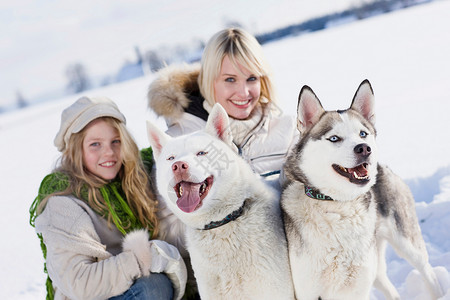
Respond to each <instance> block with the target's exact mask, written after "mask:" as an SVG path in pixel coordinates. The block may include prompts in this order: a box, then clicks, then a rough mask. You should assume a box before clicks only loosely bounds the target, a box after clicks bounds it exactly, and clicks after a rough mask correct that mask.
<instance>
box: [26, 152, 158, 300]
mask: <svg viewBox="0 0 450 300" xmlns="http://www.w3.org/2000/svg"><path fill="white" fill-rule="evenodd" d="M152 154H153V153H152V149H151V148H146V149H143V150H141V157H142V159H143V161H144V166H145V169H146V171H147V174H150V172H151V169H152V167H153V155H152ZM68 187H69V177H68V176H67V175H65V174H63V173H60V172H55V173H51V174H49V175H47V176H46V177H45V178H44V179H43V180H42V182H41V185H40V187H39V192H38V195H37V197H36V198H35V199H34V201H33V203H32V204H31V207H30V210H29V211H30V225H31V226H33V227H35V221H36V218H37V216H38V215H37V208H38V206H39V204H40V203H41V201H42V200H44V199H45V197H47V196H48V195H51V194H54V193H56V192H62V191H64V190H66V189H67V188H68ZM99 191H100V193H101V195H102V197H103V199H104V201H105V204H106V206H107V210H105V211H102V212H97V213H98V214H99V215H101V216H103V217H105V216H107V215H108V214H110V215H111V218H112V220H113V222H114V225H116V227H117V229H118V230H119V231H120V232H121V233H122V234H123V235H125V234H127V233H128V232H130V231H133V230H135V229H141V228H143V226H142V224H141V223H140V222H139V220H138V219H137V218H136V217H135V216H134V214H133V212H132V210H131V209H130V207H129V206H128V204H127V201H126V197H125V193H124V192H123V190H122V184H121V182H120V181H117V180H115V181H113V182H110V183H108V184H106V185H104V186H102V187H100V188H99ZM74 196H76V195H74ZM81 199H82V200H84V201H86V202H87V201H88V192H87V188H86V187H84V188H82V190H81ZM37 235H38V237H39V240H40V244H41V249H42V253H43V256H44V259H46V258H47V247H46V246H45V244H44V240H43V237H42V234H39V233H38V234H37ZM151 235H152V232H150V236H151ZM44 272H45V273H46V274H47V281H46V284H45V285H46V289H47V297H46V299H47V300H53V299H54V289H53V285H52V281H51V279H50V277H49V276H48V272H47V266H46V264H45V263H44Z"/></svg>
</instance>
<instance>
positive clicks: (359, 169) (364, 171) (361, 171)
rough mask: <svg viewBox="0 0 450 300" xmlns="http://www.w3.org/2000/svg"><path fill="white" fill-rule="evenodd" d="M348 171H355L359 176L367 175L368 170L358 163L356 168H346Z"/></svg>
mask: <svg viewBox="0 0 450 300" xmlns="http://www.w3.org/2000/svg"><path fill="white" fill-rule="evenodd" d="M348 171H349V173H351V174H353V172H356V174H358V176H359V177H364V176H367V174H368V173H369V171H367V169H366V168H365V167H364V165H359V166H357V167H356V168H352V169H348Z"/></svg>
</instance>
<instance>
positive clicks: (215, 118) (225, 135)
mask: <svg viewBox="0 0 450 300" xmlns="http://www.w3.org/2000/svg"><path fill="white" fill-rule="evenodd" d="M205 131H206V132H207V133H209V134H210V135H212V136H215V137H217V138H219V139H220V140H222V141H223V142H225V143H226V144H227V145H232V144H233V136H232V134H231V129H230V120H229V118H228V114H227V112H226V111H225V109H224V108H223V107H222V105H220V104H219V103H216V104H214V106H213V108H212V110H211V112H210V113H209V117H208V121H207V122H206V127H205Z"/></svg>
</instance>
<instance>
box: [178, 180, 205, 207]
mask: <svg viewBox="0 0 450 300" xmlns="http://www.w3.org/2000/svg"><path fill="white" fill-rule="evenodd" d="M180 184H181V188H182V189H183V193H182V194H183V195H182V196H181V197H180V198H178V200H177V205H178V207H179V208H180V209H181V210H182V211H184V212H186V213H191V212H193V211H194V210H195V209H196V208H197V206H198V204H199V203H200V186H201V185H202V184H201V183H192V182H184V181H183V182H181V183H180Z"/></svg>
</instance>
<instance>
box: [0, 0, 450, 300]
mask: <svg viewBox="0 0 450 300" xmlns="http://www.w3.org/2000/svg"><path fill="white" fill-rule="evenodd" d="M449 29H450V1H448V0H445V1H434V2H431V3H429V4H425V5H421V6H416V7H412V8H409V9H405V10H401V11H396V12H394V13H390V14H385V15H380V16H377V17H373V18H370V19H366V20H363V21H358V22H353V23H349V24H345V25H341V26H338V27H331V28H329V29H327V30H323V31H319V32H315V33H310V34H305V35H301V36H297V37H291V38H288V39H284V40H280V41H278V42H273V43H269V44H266V45H265V46H264V51H265V53H266V56H267V58H268V60H269V62H270V64H271V65H272V68H273V71H274V74H275V79H276V87H277V90H278V94H279V105H280V107H281V108H282V109H283V110H284V112H285V113H289V114H295V111H296V104H297V96H298V92H299V90H300V88H301V87H302V85H304V84H307V85H309V86H311V87H312V89H313V90H314V91H315V92H316V94H317V95H318V97H319V99H320V100H321V101H322V104H323V105H324V107H325V108H326V109H342V108H347V107H348V106H349V105H350V101H351V99H352V97H353V94H354V93H355V91H356V88H357V87H358V85H359V83H360V82H361V81H362V80H363V79H365V78H368V79H369V80H370V81H371V83H372V86H373V88H374V91H375V96H376V111H377V128H378V145H379V150H380V160H381V162H382V163H385V164H387V165H389V166H390V167H391V169H393V170H394V171H395V172H396V173H398V174H399V175H400V176H401V177H403V178H404V179H405V180H407V182H408V183H409V184H410V186H411V187H412V189H413V192H414V194H415V196H416V201H417V204H416V208H417V214H418V217H419V220H420V222H421V223H420V225H421V228H422V233H423V236H424V239H425V241H426V243H427V249H428V251H429V254H430V262H431V264H432V265H433V266H434V267H436V272H437V273H438V276H439V279H440V281H441V284H442V285H443V287H444V288H445V290H446V291H447V292H446V293H447V294H446V296H445V297H444V299H450V275H449V270H450V230H449V228H450V155H448V154H447V151H448V149H449V148H450V135H449V134H448V131H447V130H448V129H449V128H450V118H449V114H450V88H449V87H450V59H449V53H450V40H449V39H448V33H449ZM152 79H153V76H152V75H150V76H148V77H145V78H139V79H137V80H133V81H129V82H126V83H122V84H118V85H114V86H109V87H106V88H103V89H97V90H92V91H89V92H88V93H87V94H90V95H106V96H109V97H110V98H112V99H113V100H115V101H116V102H117V104H118V105H119V107H120V109H121V110H122V111H123V113H124V114H125V116H126V117H127V124H128V126H129V128H130V130H131V132H132V133H133V135H134V136H135V138H136V140H137V141H138V144H139V145H140V146H141V147H144V146H147V145H148V143H147V137H146V132H145V120H146V119H155V117H154V115H153V114H152V113H151V112H150V111H148V110H147V108H146V98H145V95H146V90H147V86H148V84H149V83H150V82H151V80H152ZM77 97H78V96H71V97H67V98H64V99H59V100H57V101H53V102H49V103H45V104H42V105H39V106H33V107H28V108H26V109H24V110H21V111H16V112H11V113H8V114H3V115H0V141H1V145H2V147H1V150H0V151H1V152H0V153H1V155H0V166H1V169H0V170H1V172H0V182H1V185H0V190H1V194H2V197H1V198H0V205H1V207H3V217H2V218H1V219H0V228H1V229H0V230H1V231H0V232H1V235H2V236H3V243H2V247H1V256H0V266H1V268H0V282H1V284H0V286H1V289H0V298H2V299H44V298H45V288H44V282H45V276H44V273H43V271H42V269H43V259H42V253H41V250H40V247H39V241H38V239H37V237H36V235H35V233H34V230H33V228H32V227H31V226H30V225H29V224H28V208H29V206H30V204H31V202H32V201H33V199H34V197H35V195H36V193H37V190H38V187H39V183H40V181H41V179H42V178H43V176H45V175H46V174H47V173H48V172H50V171H51V169H52V168H53V166H54V164H55V162H56V159H57V158H58V152H57V151H56V149H55V147H54V146H53V138H54V136H55V134H56V132H57V130H58V128H59V122H60V114H61V111H62V110H63V108H65V107H66V106H68V105H69V104H70V103H72V102H73V101H75V100H76V98H77ZM157 122H158V124H160V125H161V126H162V127H163V126H164V122H163V121H162V120H161V119H159V120H157ZM387 260H388V274H389V276H390V278H391V280H392V281H393V283H394V285H395V286H396V287H397V288H398V290H399V292H400V294H401V295H402V297H403V298H404V299H417V300H419V299H420V300H422V299H429V296H427V294H426V291H425V288H424V286H423V283H422V280H421V278H420V276H418V275H417V273H416V271H414V270H413V269H412V268H411V267H410V266H409V264H408V263H406V262H405V261H404V260H402V259H400V258H398V257H397V256H396V255H395V253H394V252H393V251H392V250H391V249H390V248H389V249H388V254H387ZM371 299H372V300H374V299H383V297H382V296H381V294H380V293H379V292H378V291H376V290H374V291H373V292H372V295H371Z"/></svg>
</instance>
